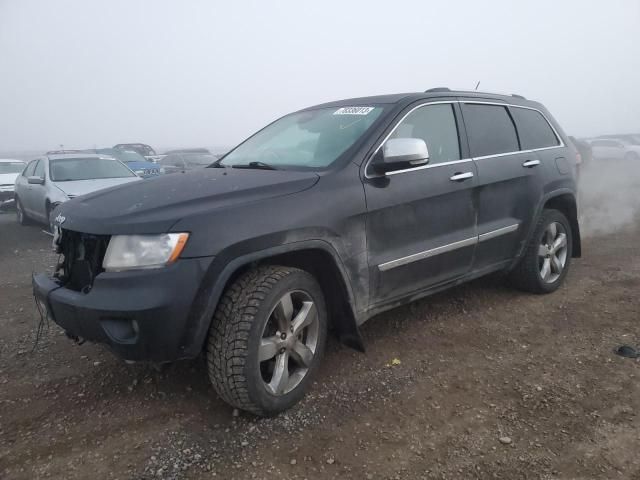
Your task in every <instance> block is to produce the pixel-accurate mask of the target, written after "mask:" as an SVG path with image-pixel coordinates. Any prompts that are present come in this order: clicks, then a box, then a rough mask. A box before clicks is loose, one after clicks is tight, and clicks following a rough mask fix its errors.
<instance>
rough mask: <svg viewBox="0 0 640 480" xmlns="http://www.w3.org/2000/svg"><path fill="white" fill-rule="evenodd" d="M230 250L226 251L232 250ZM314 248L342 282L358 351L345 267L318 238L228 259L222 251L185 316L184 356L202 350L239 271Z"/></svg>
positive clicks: (353, 305)
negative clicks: (325, 257)
mask: <svg viewBox="0 0 640 480" xmlns="http://www.w3.org/2000/svg"><path fill="white" fill-rule="evenodd" d="M234 248H237V247H230V248H229V249H227V250H230V251H233V250H234ZM308 249H316V250H318V249H319V250H322V251H324V252H326V253H328V254H329V255H331V257H332V258H333V260H334V262H335V265H336V267H337V268H338V271H339V272H340V275H341V277H342V280H343V281H344V285H345V288H346V293H347V296H348V304H349V306H350V308H351V313H352V318H353V325H349V326H348V328H349V331H350V332H351V334H352V335H353V336H354V338H353V339H352V342H351V343H352V346H355V347H356V348H358V347H360V349H362V339H361V338H360V336H359V332H358V328H357V324H358V320H357V309H356V308H355V301H354V293H353V289H352V285H351V282H350V281H349V276H348V275H347V272H346V268H345V266H344V264H343V262H342V260H341V258H340V256H339V255H338V252H337V251H336V249H335V248H334V247H333V246H332V245H331V244H330V243H329V242H327V241H325V240H319V239H310V240H301V241H297V242H292V243H287V244H282V245H277V246H271V247H268V248H264V249H261V250H258V251H254V252H249V253H244V254H241V255H237V256H233V257H230V256H229V252H227V251H223V252H221V253H220V255H219V256H216V258H215V259H214V260H213V262H212V263H211V266H210V267H209V270H208V271H207V273H206V274H205V277H204V279H203V281H202V284H201V286H200V289H199V291H198V294H197V295H196V298H195V300H194V302H193V305H192V307H191V311H190V314H189V318H190V321H189V325H190V328H189V329H188V331H187V332H186V333H185V335H186V336H187V338H185V339H184V343H183V345H187V346H188V347H187V349H186V351H185V355H186V356H188V357H195V356H197V355H198V354H199V353H200V352H201V351H202V349H203V346H204V342H205V341H206V338H207V334H208V332H209V327H210V325H211V321H212V318H213V314H214V313H215V309H216V307H217V305H218V302H219V301H220V297H221V296H222V294H223V292H224V290H225V287H226V286H227V284H228V283H229V280H230V279H232V277H233V276H234V274H236V273H237V272H238V271H240V270H241V269H242V268H244V267H246V266H248V265H251V264H254V263H258V262H260V261H263V260H266V259H268V258H271V257H275V256H278V255H283V254H286V253H291V252H295V251H300V250H308Z"/></svg>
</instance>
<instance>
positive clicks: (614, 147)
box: [588, 138, 640, 161]
mask: <svg viewBox="0 0 640 480" xmlns="http://www.w3.org/2000/svg"><path fill="white" fill-rule="evenodd" d="M588 142H589V144H590V145H591V149H592V151H593V158H594V160H633V161H636V160H640V145H636V144H634V143H631V142H629V141H627V140H622V139H620V138H593V139H591V140H588Z"/></svg>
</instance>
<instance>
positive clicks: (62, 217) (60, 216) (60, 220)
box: [53, 213, 67, 225]
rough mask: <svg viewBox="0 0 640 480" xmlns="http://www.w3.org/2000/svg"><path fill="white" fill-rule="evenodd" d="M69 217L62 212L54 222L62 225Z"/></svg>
mask: <svg viewBox="0 0 640 480" xmlns="http://www.w3.org/2000/svg"><path fill="white" fill-rule="evenodd" d="M66 219H67V217H64V216H62V214H60V213H59V214H58V216H57V217H56V218H54V220H53V221H54V222H57V223H59V224H60V225H62V224H63V223H64V221H65V220H66Z"/></svg>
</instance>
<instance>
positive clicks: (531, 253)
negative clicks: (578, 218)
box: [509, 209, 573, 294]
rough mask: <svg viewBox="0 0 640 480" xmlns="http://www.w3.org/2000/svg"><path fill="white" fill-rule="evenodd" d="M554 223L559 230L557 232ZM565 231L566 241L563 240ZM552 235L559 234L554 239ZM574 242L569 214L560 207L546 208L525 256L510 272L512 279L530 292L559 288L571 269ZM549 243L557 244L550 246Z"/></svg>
mask: <svg viewBox="0 0 640 480" xmlns="http://www.w3.org/2000/svg"><path fill="white" fill-rule="evenodd" d="M554 225H555V232H556V234H553V231H554V227H553V226H554ZM562 235H564V243H563V241H561V240H560V239H561V236H562ZM552 236H554V237H555V238H553V242H551V237H552ZM572 244H573V237H572V234H571V225H570V224H569V221H568V220H567V217H565V216H564V215H563V214H562V212H560V211H558V210H551V209H548V210H543V211H542V215H540V218H539V219H538V223H537V225H536V229H535V232H534V233H533V235H532V237H531V239H530V240H529V244H528V245H527V247H526V250H525V252H524V254H523V256H522V258H521V259H520V261H519V262H518V264H517V265H516V267H515V268H514V269H513V270H512V271H511V273H510V274H509V279H510V281H511V282H512V283H513V285H514V286H515V287H516V288H519V289H520V290H524V291H526V292H531V293H537V294H543V293H551V292H555V291H556V290H557V289H558V288H559V287H560V285H562V282H563V281H564V279H565V277H566V276H567V272H568V271H569V266H570V264H571V254H572ZM549 245H551V246H552V247H553V248H551V249H550V248H549V247H548V246H549ZM556 245H558V246H557V247H556ZM560 267H561V268H560Z"/></svg>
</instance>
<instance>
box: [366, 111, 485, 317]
mask: <svg viewBox="0 0 640 480" xmlns="http://www.w3.org/2000/svg"><path fill="white" fill-rule="evenodd" d="M459 124H460V116H459V107H458V106H457V105H456V104H455V103H435V104H434V103H432V104H423V105H419V106H414V107H413V108H411V109H410V110H409V111H408V112H407V113H406V114H405V116H404V118H402V120H401V121H400V122H399V123H398V124H397V125H396V126H395V127H394V130H392V132H391V134H390V135H389V136H388V137H387V138H421V139H423V140H424V141H425V143H426V144H427V147H428V149H429V154H430V158H429V163H428V164H427V165H424V166H420V167H414V168H408V169H406V170H399V171H395V172H389V173H387V175H383V176H376V175H375V174H374V173H373V172H372V171H371V170H366V171H365V174H366V176H367V178H365V181H364V189H365V195H366V200H367V209H368V214H367V243H368V253H369V269H370V278H371V282H372V285H371V291H372V297H373V298H372V300H373V302H372V303H373V304H376V303H385V302H388V301H393V300H394V299H399V298H401V297H403V296H406V295H409V294H411V293H413V292H417V291H419V290H422V289H424V288H428V287H430V286H434V285H437V284H440V283H443V282H446V281H448V280H452V279H455V278H458V277H460V276H462V275H464V274H465V273H467V272H468V271H469V269H470V268H471V263H472V259H473V249H474V246H475V242H476V238H477V237H476V207H475V204H474V201H473V192H474V187H475V185H476V170H475V166H474V163H473V161H472V160H471V159H469V158H468V155H467V147H466V142H461V141H460V135H459V131H460V128H459ZM385 140H386V139H385ZM383 144H384V143H383ZM381 147H382V145H381V146H380V147H379V148H378V150H377V152H378V153H377V154H380V153H379V152H381ZM374 158H375V155H374Z"/></svg>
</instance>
